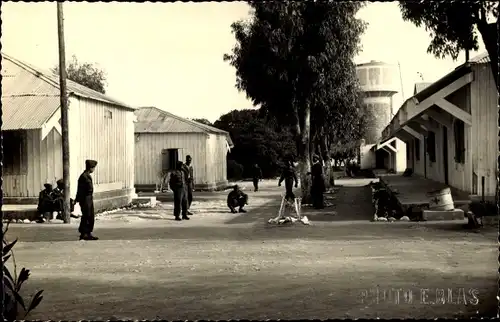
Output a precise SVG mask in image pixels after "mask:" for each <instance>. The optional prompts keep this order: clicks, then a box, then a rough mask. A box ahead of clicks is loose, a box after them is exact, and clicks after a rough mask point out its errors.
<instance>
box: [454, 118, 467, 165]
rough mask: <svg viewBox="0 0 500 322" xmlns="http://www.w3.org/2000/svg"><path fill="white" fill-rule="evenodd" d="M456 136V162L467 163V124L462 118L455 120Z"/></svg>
mask: <svg viewBox="0 0 500 322" xmlns="http://www.w3.org/2000/svg"><path fill="white" fill-rule="evenodd" d="M453 134H454V136H455V162H456V163H465V124H464V122H462V121H460V120H455V122H453Z"/></svg>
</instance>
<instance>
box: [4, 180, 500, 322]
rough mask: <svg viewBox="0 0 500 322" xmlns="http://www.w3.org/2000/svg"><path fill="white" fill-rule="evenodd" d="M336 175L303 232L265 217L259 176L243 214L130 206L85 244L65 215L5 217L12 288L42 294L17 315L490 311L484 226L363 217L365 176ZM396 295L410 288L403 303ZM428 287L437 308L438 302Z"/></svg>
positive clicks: (492, 260)
mask: <svg viewBox="0 0 500 322" xmlns="http://www.w3.org/2000/svg"><path fill="white" fill-rule="evenodd" d="M339 181H340V180H339ZM344 183H345V185H344V187H342V188H341V189H340V190H339V192H338V194H337V199H336V200H335V202H336V206H335V207H334V208H332V209H326V210H325V211H324V212H323V213H324V214H323V215H321V213H314V212H310V213H309V214H308V216H310V217H311V220H312V225H311V226H304V225H301V224H295V225H292V226H275V225H268V224H267V220H268V219H269V218H271V217H272V216H274V215H275V214H276V211H277V207H278V205H279V200H278V199H279V195H280V193H281V190H280V189H278V188H277V187H272V184H269V185H268V186H266V187H264V188H263V190H262V191H261V192H259V193H258V194H255V193H253V192H251V193H250V195H251V198H252V199H251V204H250V205H249V210H250V212H249V213H247V214H241V215H240V214H237V215H233V214H229V213H220V212H219V213H218V212H217V211H218V210H220V209H222V208H223V207H222V206H220V205H221V203H220V202H221V201H220V200H219V201H217V200H215V201H213V204H212V205H211V206H209V207H207V205H205V208H211V209H212V210H210V209H205V210H204V211H202V210H203V208H202V207H203V205H202V204H198V205H197V206H196V207H195V208H194V209H193V210H196V208H198V210H199V212H198V213H196V214H195V215H194V216H193V217H194V218H193V220H190V221H188V222H180V223H179V222H175V221H173V220H171V215H170V209H168V208H166V209H162V208H160V209H158V210H155V211H152V210H151V211H146V210H138V211H136V212H142V213H144V214H145V216H146V217H148V218H152V217H154V216H153V215H155V216H157V219H156V220H151V219H137V220H135V219H132V218H131V217H130V214H129V217H130V218H128V221H126V220H125V219H124V218H126V217H121V219H120V217H115V220H109V219H101V220H99V221H97V225H96V234H98V236H100V237H101V238H102V239H101V240H100V241H97V242H79V241H76V240H75V239H76V237H77V234H76V231H75V225H76V223H73V224H71V225H12V226H11V229H10V232H9V236H11V238H12V236H18V237H19V238H20V242H19V243H18V245H16V247H15V255H16V261H17V263H18V265H22V266H26V267H28V268H30V269H31V270H32V275H31V277H30V280H29V281H28V283H27V284H26V285H25V286H24V288H23V291H24V292H27V293H31V292H34V291H35V290H36V289H44V290H45V294H44V295H45V297H44V300H43V302H42V304H41V305H40V307H39V308H38V309H37V310H36V311H35V312H34V314H33V315H32V316H30V317H29V318H31V319H54V320H60V319H65V320H80V319H103V320H104V319H155V318H162V319H168V320H178V319H183V320H186V319H189V320H197V319H205V320H206V319H213V320H216V319H242V318H245V319H326V318H363V317H364V318H375V317H382V318H410V317H412V318H435V317H459V316H473V315H476V311H478V312H479V314H480V316H482V315H484V314H486V312H488V311H489V312H493V311H492V307H494V305H495V303H496V300H495V296H496V290H497V273H496V271H497V269H498V262H497V254H498V251H497V246H496V236H497V233H496V231H495V229H491V230H488V229H485V230H483V231H482V232H481V233H468V232H464V231H462V230H461V227H459V225H460V224H457V223H439V222H437V223H409V222H404V223H399V222H397V223H370V222H368V219H369V218H371V215H372V213H371V212H369V209H370V205H369V202H370V200H369V197H368V196H369V191H367V190H366V189H367V187H363V185H365V184H366V183H367V182H364V181H354V180H348V181H346V182H344ZM339 184H341V182H339ZM351 186H352V187H351ZM367 193H368V194H367ZM165 207H166V206H165ZM217 207H222V208H220V209H219V208H217ZM334 211H335V212H336V214H335V215H331V214H328V213H329V212H332V213H333V212H334ZM155 212H156V214H155ZM367 212H369V213H367ZM115 216H118V215H115ZM321 216H323V220H320V218H321ZM325 218H330V219H331V220H327V219H325ZM364 218H367V219H366V220H364ZM448 289H450V292H451V297H450V298H449V297H448V295H447V292H448ZM376 290H378V294H379V295H378V297H377V293H376ZM396 290H400V296H399V302H396V300H395V294H397V292H396ZM383 291H385V292H386V293H385V294H386V297H385V298H383V297H382V294H383ZM403 291H404V292H406V294H408V293H409V292H410V291H411V292H412V295H413V298H412V300H411V301H407V302H409V303H407V302H404V297H403V293H404V292H403ZM441 291H444V292H445V293H446V296H445V303H444V304H440V303H438V302H439V300H440V299H441ZM462 291H465V293H464V294H462V293H461V292H462ZM476 292H477V294H476ZM25 294H26V293H25ZM422 294H424V295H425V294H427V297H425V298H422ZM389 295H390V296H391V297H390V298H389ZM464 296H465V300H466V301H467V305H465V304H464V303H463V297H464ZM474 296H477V297H478V300H479V303H477V305H475V304H476V303H475V302H474V301H475V298H474ZM377 298H378V300H377ZM431 302H434V304H432V303H431Z"/></svg>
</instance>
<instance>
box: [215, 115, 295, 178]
mask: <svg viewBox="0 0 500 322" xmlns="http://www.w3.org/2000/svg"><path fill="white" fill-rule="evenodd" d="M214 126H215V127H217V128H219V129H221V130H224V131H228V132H229V133H230V135H231V139H232V140H233V142H234V148H232V149H231V153H230V154H229V155H228V158H229V159H230V160H234V161H236V162H237V163H239V164H241V165H242V166H243V168H244V171H243V175H244V176H245V177H250V176H251V175H252V173H251V170H252V166H253V165H254V164H256V163H257V164H259V166H260V167H261V169H262V174H263V175H264V177H267V178H270V177H275V176H277V175H279V172H280V170H281V167H282V166H283V160H284V159H285V158H286V157H287V156H289V155H292V156H294V155H295V153H296V151H295V142H294V140H293V136H292V134H291V133H290V130H289V129H288V128H284V127H279V126H278V125H277V124H276V123H274V122H272V120H270V119H268V118H267V117H265V116H264V115H262V114H261V113H260V111H259V110H250V109H246V110H233V111H231V112H229V113H227V114H224V115H222V116H221V117H220V118H219V119H218V120H217V121H216V122H215V123H214Z"/></svg>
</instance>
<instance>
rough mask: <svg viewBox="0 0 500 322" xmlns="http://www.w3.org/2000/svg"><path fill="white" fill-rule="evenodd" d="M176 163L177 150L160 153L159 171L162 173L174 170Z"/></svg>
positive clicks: (177, 158)
mask: <svg viewBox="0 0 500 322" xmlns="http://www.w3.org/2000/svg"><path fill="white" fill-rule="evenodd" d="M177 161H179V149H165V150H162V151H161V169H162V171H163V172H166V171H172V170H175V166H176V164H177Z"/></svg>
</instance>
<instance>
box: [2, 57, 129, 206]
mask: <svg viewBox="0 0 500 322" xmlns="http://www.w3.org/2000/svg"><path fill="white" fill-rule="evenodd" d="M2 77H3V80H2V111H3V125H2V134H3V136H4V140H3V142H4V168H3V171H4V172H3V191H4V203H25V204H31V203H37V202H38V193H39V192H40V190H42V189H43V185H44V184H45V183H51V184H53V185H54V186H55V183H56V181H57V180H58V179H61V178H62V137H61V123H60V117H61V110H60V98H59V95H60V94H59V91H60V90H59V78H58V76H56V75H53V74H52V73H50V72H46V71H42V70H40V69H38V68H35V67H33V66H30V65H28V64H26V63H24V62H21V61H18V60H16V59H14V58H12V57H10V56H7V55H4V54H3V60H2ZM67 87H68V96H69V99H68V102H69V111H68V112H69V115H68V120H69V125H68V128H69V142H70V194H71V197H72V198H74V197H75V195H76V187H77V180H78V177H79V175H80V174H81V173H82V171H83V170H84V168H85V160H86V159H93V160H97V161H98V166H97V168H96V171H95V173H94V174H93V179H94V200H95V207H96V210H97V211H99V210H104V209H110V208H115V207H120V206H124V205H126V204H128V203H129V202H130V201H131V199H132V197H133V195H134V194H135V191H134V127H133V126H134V123H133V121H134V110H135V109H134V108H132V107H130V106H128V105H126V104H124V103H121V102H119V101H117V100H114V99H112V98H110V97H108V96H106V95H103V94H101V93H98V92H96V91H94V90H91V89H89V88H87V87H84V86H81V85H79V84H77V83H75V82H72V81H70V80H68V81H67Z"/></svg>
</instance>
